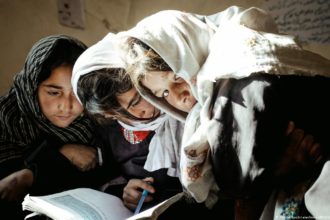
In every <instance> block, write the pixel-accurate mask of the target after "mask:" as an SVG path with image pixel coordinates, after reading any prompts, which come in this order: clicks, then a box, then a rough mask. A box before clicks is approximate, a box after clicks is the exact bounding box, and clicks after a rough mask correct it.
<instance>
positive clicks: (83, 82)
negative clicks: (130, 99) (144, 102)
mask: <svg viewBox="0 0 330 220" xmlns="http://www.w3.org/2000/svg"><path fill="white" fill-rule="evenodd" d="M132 88H133V83H132V81H131V79H130V77H129V75H127V74H126V71H125V70H124V69H121V68H108V69H100V70H96V71H93V72H91V73H89V74H86V75H83V76H82V77H80V78H79V80H78V97H79V99H80V101H81V102H82V105H83V106H84V108H85V110H86V111H87V113H88V114H90V115H91V116H92V117H93V118H95V119H96V121H97V122H99V123H102V122H103V121H104V114H108V115H110V116H111V117H113V119H123V118H128V119H132V120H137V121H146V120H149V119H141V118H137V117H135V116H133V115H131V114H130V113H129V112H128V111H127V110H126V109H125V108H123V107H122V106H121V105H120V104H119V102H118V101H117V96H119V95H121V94H123V93H125V92H127V91H129V90H130V89H132Z"/></svg>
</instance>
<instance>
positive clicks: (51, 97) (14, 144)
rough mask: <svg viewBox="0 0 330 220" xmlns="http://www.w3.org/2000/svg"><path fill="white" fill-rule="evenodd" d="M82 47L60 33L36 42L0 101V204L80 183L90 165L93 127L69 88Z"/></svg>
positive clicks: (83, 47) (84, 47)
mask: <svg viewBox="0 0 330 220" xmlns="http://www.w3.org/2000/svg"><path fill="white" fill-rule="evenodd" d="M85 49H86V46H85V45H84V44H83V43H82V42H80V41H78V40H77V39H74V38H71V37H68V36H64V35H54V36H48V37H45V38H43V39H41V40H39V41H38V42H37V43H36V44H35V45H34V46H33V47H32V49H31V50H30V52H29V54H28V56H27V59H26V62H25V65H24V67H23V69H22V71H21V72H20V73H19V74H17V75H16V76H15V78H14V83H13V86H12V87H11V89H10V90H9V92H8V94H6V95H4V96H2V97H1V98H0V178H1V179H0V195H1V198H2V200H1V203H2V202H3V203H4V204H5V201H6V200H9V201H11V200H19V199H21V198H22V196H23V195H24V194H25V193H27V190H30V191H31V192H35V193H38V194H45V193H53V192H56V191H59V190H64V189H67V188H69V187H72V186H75V187H77V186H79V185H81V184H85V183H84V182H83V181H82V180H83V178H80V177H82V172H81V171H85V170H89V169H91V168H93V167H95V164H96V150H95V149H94V148H93V147H90V146H91V144H92V141H93V135H92V123H91V122H90V121H89V119H87V118H86V117H85V116H83V115H82V111H83V108H82V106H81V105H80V104H79V102H78V101H77V100H76V98H75V96H74V95H73V93H72V89H71V84H70V78H71V72H72V68H73V64H74V62H75V61H76V59H77V58H78V56H79V55H80V54H81V53H82V52H83V51H84V50H85ZM26 168H28V169H26ZM31 171H32V172H31ZM57 174H58V175H57ZM79 181H82V182H81V183H79ZM30 187H32V188H30ZM29 188H30V189H29ZM4 207H5V205H1V208H4ZM19 210H21V208H20V209H19ZM7 211H8V210H7Z"/></svg>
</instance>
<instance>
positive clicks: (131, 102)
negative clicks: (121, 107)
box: [126, 92, 140, 109]
mask: <svg viewBox="0 0 330 220" xmlns="http://www.w3.org/2000/svg"><path fill="white" fill-rule="evenodd" d="M139 96H140V94H139V93H138V92H136V93H135V95H134V97H133V98H132V99H131V100H130V101H129V103H128V105H127V107H126V109H129V107H131V105H132V104H133V102H134V101H135V100H136V99H137V98H138V97H139Z"/></svg>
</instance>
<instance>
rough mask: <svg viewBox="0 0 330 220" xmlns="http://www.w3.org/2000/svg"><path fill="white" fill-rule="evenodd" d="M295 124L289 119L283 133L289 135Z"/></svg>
mask: <svg viewBox="0 0 330 220" xmlns="http://www.w3.org/2000/svg"><path fill="white" fill-rule="evenodd" d="M294 128H295V126H294V122H293V121H289V123H288V127H287V129H286V132H285V134H286V135H289V134H290V133H291V132H292V131H293V130H294Z"/></svg>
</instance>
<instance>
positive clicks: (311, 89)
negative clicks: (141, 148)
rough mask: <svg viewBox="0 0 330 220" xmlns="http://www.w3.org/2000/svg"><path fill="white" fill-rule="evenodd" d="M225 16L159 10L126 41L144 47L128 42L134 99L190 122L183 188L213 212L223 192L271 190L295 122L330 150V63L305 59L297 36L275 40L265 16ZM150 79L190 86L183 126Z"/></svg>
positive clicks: (185, 143) (187, 124)
mask: <svg viewBox="0 0 330 220" xmlns="http://www.w3.org/2000/svg"><path fill="white" fill-rule="evenodd" d="M234 12H236V13H234ZM222 15H223V18H224V19H218V20H217V21H220V22H219V23H214V21H213V22H212V21H210V20H209V21H210V22H205V21H208V19H207V18H205V20H204V21H203V20H200V19H199V17H198V16H196V15H192V14H189V13H184V12H178V11H163V12H159V13H156V14H154V15H152V16H150V17H148V18H146V19H144V20H142V21H141V22H139V23H138V24H137V25H136V27H135V28H133V29H132V30H129V31H127V32H126V33H124V34H123V35H126V36H130V37H133V38H134V39H138V40H139V41H142V42H143V44H141V43H140V42H138V41H137V40H130V42H133V43H132V44H131V45H130V47H131V48H133V51H132V52H131V53H130V55H131V57H132V60H131V61H130V62H131V63H130V69H131V70H130V75H131V77H132V79H133V81H134V82H135V85H136V88H137V89H138V91H139V92H140V93H141V94H142V95H143V96H144V97H145V98H146V99H147V100H148V101H150V102H151V103H153V104H154V105H156V106H157V107H159V108H160V109H162V110H164V111H165V112H167V113H169V114H171V115H173V116H175V117H177V118H178V119H181V120H185V130H184V135H183V140H182V148H181V149H182V153H181V169H182V170H181V175H182V176H181V177H182V181H183V184H184V186H185V187H186V188H187V190H188V191H189V192H190V193H191V194H192V195H193V197H194V198H195V199H196V200H197V201H199V202H202V201H206V202H207V203H209V205H210V206H211V205H212V204H213V203H214V202H215V201H216V199H217V196H216V193H217V191H218V190H219V188H218V187H220V188H221V190H222V191H223V192H225V193H227V194H229V195H231V196H234V197H241V196H243V197H245V196H249V195H253V194H256V193H258V192H262V191H263V192H266V191H268V190H269V189H270V188H272V184H271V183H272V180H273V179H272V175H271V172H272V170H273V169H274V164H275V163H276V161H278V159H279V158H280V156H281V154H282V152H283V150H284V149H283V147H281V146H285V144H284V140H285V138H284V135H283V134H284V133H285V132H284V131H285V129H286V126H287V124H288V122H289V120H293V121H295V122H296V123H297V124H298V126H299V127H300V128H303V129H305V130H307V131H310V132H311V133H312V134H313V135H315V137H316V138H317V140H318V141H320V143H321V144H322V145H324V146H328V145H329V140H328V138H327V133H328V132H327V131H325V130H322V129H320V127H322V126H320V123H322V124H324V127H325V126H326V125H328V124H329V123H330V119H329V117H328V113H327V112H329V110H330V109H329V107H327V106H326V105H323V103H324V101H325V100H324V98H323V96H324V95H326V94H329V92H330V91H329V88H330V87H329V79H328V78H324V77H321V76H329V69H330V61H329V60H327V59H325V58H323V57H321V56H319V55H317V54H314V53H312V52H309V51H306V50H303V49H302V48H301V47H299V45H297V43H296V42H295V41H294V38H293V37H291V36H288V35H281V34H276V32H277V30H276V25H275V23H274V22H273V21H272V19H271V18H270V17H269V16H268V15H267V14H266V13H265V12H264V11H262V10H259V9H256V8H250V9H247V10H244V11H240V10H236V7H231V8H229V9H227V10H225V11H224V12H223V14H222ZM228 15H230V16H228ZM220 17H221V16H220ZM213 24H217V25H215V26H214V25H213ZM139 44H140V45H139ZM141 45H142V46H141ZM149 47H150V48H151V49H153V50H154V51H155V52H156V53H157V54H158V55H159V56H157V54H156V55H155V54H154V53H152V51H148V48H149ZM152 71H154V72H157V71H165V72H166V71H167V72H169V71H173V72H174V74H175V77H174V78H173V81H176V80H178V81H180V83H181V79H183V80H184V81H185V82H186V83H187V84H188V85H189V86H190V91H191V93H192V95H193V96H194V98H195V99H196V100H197V101H198V103H197V104H196V105H194V107H193V108H192V109H191V111H189V115H188V116H187V117H186V115H187V114H186V113H185V112H183V111H180V110H179V108H178V106H172V105H170V104H169V103H168V102H167V100H168V99H169V94H170V92H169V90H167V91H166V90H160V91H159V90H157V89H158V88H156V87H157V84H156V83H154V87H153V88H150V87H149V88H148V87H146V83H145V82H147V81H148V77H149V76H150V75H148V72H152ZM154 74H156V73H154ZM165 75H166V74H165ZM165 75H162V76H163V77H164V79H166V76H165ZM297 75H299V76H297ZM311 75H312V76H314V75H318V76H317V77H310V76H311ZM305 76H308V77H305ZM180 77H181V78H180ZM155 93H158V94H157V96H156V95H155ZM159 94H160V95H159ZM216 183H217V184H216Z"/></svg>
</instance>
